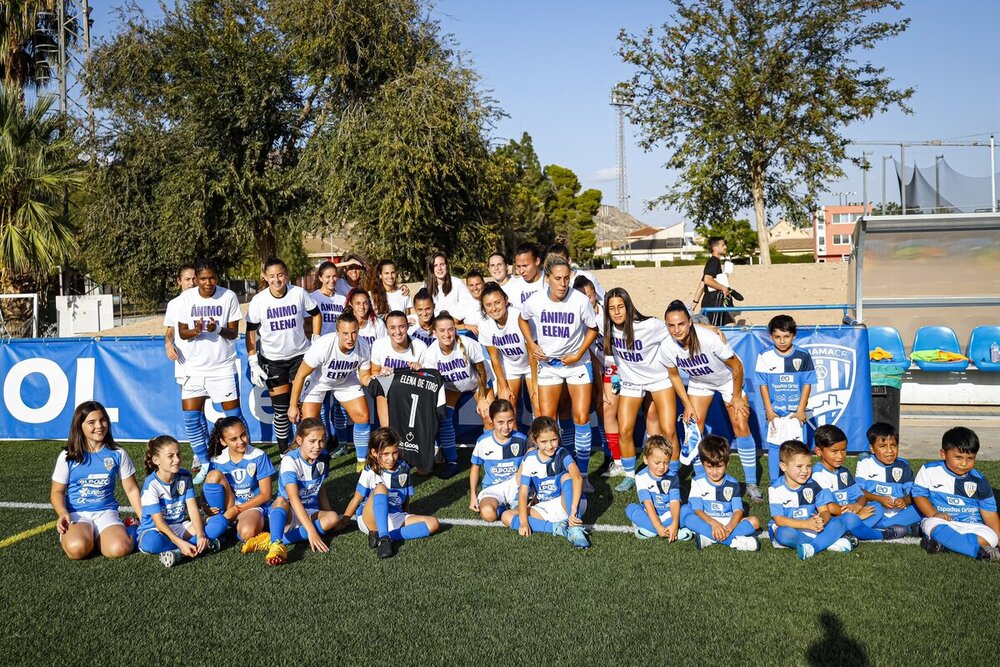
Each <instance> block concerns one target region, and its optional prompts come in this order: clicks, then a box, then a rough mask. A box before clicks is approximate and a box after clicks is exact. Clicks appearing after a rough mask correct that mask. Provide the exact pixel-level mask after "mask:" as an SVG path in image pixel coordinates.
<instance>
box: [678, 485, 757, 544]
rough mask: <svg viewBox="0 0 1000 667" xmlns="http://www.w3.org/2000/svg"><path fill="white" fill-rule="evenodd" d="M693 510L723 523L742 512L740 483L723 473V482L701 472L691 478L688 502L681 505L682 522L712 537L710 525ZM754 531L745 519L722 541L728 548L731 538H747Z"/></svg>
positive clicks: (701, 533)
mask: <svg viewBox="0 0 1000 667" xmlns="http://www.w3.org/2000/svg"><path fill="white" fill-rule="evenodd" d="M696 511H701V512H704V513H705V514H707V515H708V516H709V517H711V518H712V519H715V520H716V521H718V522H719V523H721V524H722V525H726V524H727V523H729V521H730V520H731V519H732V518H733V514H735V513H736V512H743V511H744V509H743V499H742V498H740V483H739V482H737V481H736V480H735V479H734V478H732V477H731V476H729V475H726V476H725V477H723V478H722V481H720V482H719V483H718V484H715V483H713V482H712V481H711V480H710V479H709V478H708V476H707V475H706V474H704V473H702V474H700V475H698V476H696V477H695V478H694V479H693V480H692V481H691V493H690V494H689V495H688V504H687V505H685V506H684V507H682V508H681V519H682V522H683V524H684V527H685V528H687V529H689V530H692V531H694V532H696V533H698V534H699V535H701V536H703V537H706V538H708V539H710V540H714V539H715V538H714V537H713V535H712V526H711V524H709V523H708V522H707V521H705V520H704V519H702V518H701V517H700V516H698V515H697V514H695V512H696ZM756 532H757V531H756V530H755V529H754V527H753V524H752V523H750V521H748V520H747V519H745V518H744V519H742V520H741V521H740V522H739V523H738V524H736V527H735V528H733V531H732V532H731V533H729V536H728V537H726V539H724V540H722V542H721V543H722V544H725V545H726V546H727V547H729V546H732V545H733V539H734V538H737V537H750V536H752V535H754V534H755V533H756Z"/></svg>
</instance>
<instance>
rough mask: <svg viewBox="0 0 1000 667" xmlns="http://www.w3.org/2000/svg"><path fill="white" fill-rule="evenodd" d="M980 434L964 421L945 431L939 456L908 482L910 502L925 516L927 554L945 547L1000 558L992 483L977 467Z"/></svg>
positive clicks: (922, 543) (999, 528)
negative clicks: (964, 423) (911, 496)
mask: <svg viewBox="0 0 1000 667" xmlns="http://www.w3.org/2000/svg"><path fill="white" fill-rule="evenodd" d="M978 453H979V437H978V436H977V435H976V433H975V432H974V431H973V430H971V429H968V428H965V427H964V426H956V427H955V428H952V429H949V430H947V431H945V433H944V435H943V436H942V438H941V459H942V460H941V461H934V462H933V463H928V464H926V465H925V466H924V467H922V468H921V469H920V472H918V473H917V477H916V479H915V480H914V482H913V504H914V505H915V506H916V507H917V509H918V510H920V513H921V514H922V515H924V517H925V518H924V520H923V521H922V522H921V524H920V527H921V529H922V530H923V532H924V535H925V537H923V538H922V539H921V540H920V546H922V547H923V548H924V549H925V550H926V551H927V553H929V554H937V553H941V552H942V551H944V550H945V549H947V550H948V551H954V552H955V553H960V554H964V555H966V556H969V557H971V558H978V559H979V560H988V561H993V562H1000V550H998V549H997V535H998V533H1000V518H998V515H997V501H996V497H995V496H994V495H993V488H992V487H991V486H990V483H989V482H988V481H986V478H985V477H983V475H982V473H980V472H979V471H978V470H976V468H975V466H976V454H978Z"/></svg>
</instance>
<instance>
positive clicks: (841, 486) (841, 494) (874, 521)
mask: <svg viewBox="0 0 1000 667" xmlns="http://www.w3.org/2000/svg"><path fill="white" fill-rule="evenodd" d="M812 470H813V471H812V478H813V479H814V480H815V481H816V483H817V484H819V485H820V486H821V487H823V488H824V489H826V490H827V491H829V492H830V493H831V494H832V495H833V502H835V503H837V504H838V505H840V506H841V507H844V506H845V505H851V504H854V503H856V502H858V500H861V499H862V498H864V495H865V494H864V492H863V491H862V490H861V485H860V484H858V481H857V479H855V477H854V475H852V474H851V471H850V470H848V469H847V468H845V467H844V466H840V467H839V468H837V469H836V470H828V469H827V468H826V466H825V465H823V463H822V462H820V463H817V464H816V465H814V466H813V469H812ZM867 505H868V506H870V507H871V508H872V510H873V513H872V515H871V516H870V517H868V518H867V519H862V518H861V517H859V516H858V515H857V514H854V513H853V512H844V513H843V514H841V515H840V520H841V521H843V522H844V527H845V528H847V532H849V533H850V534H851V535H854V537H856V538H858V539H859V540H881V539H883V537H884V535H883V533H882V531H881V530H878V529H877V528H876V526H877V525H878V523H879V522H880V521H881V520H882V517H884V516H885V508H883V507H882V505H880V504H879V503H867Z"/></svg>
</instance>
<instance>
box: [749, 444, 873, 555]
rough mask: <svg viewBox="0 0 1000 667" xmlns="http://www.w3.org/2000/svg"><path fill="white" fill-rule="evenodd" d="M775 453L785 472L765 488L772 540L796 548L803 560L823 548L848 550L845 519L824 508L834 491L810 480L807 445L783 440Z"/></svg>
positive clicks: (775, 544) (810, 469)
mask: <svg viewBox="0 0 1000 667" xmlns="http://www.w3.org/2000/svg"><path fill="white" fill-rule="evenodd" d="M778 456H779V458H780V463H781V471H782V472H783V473H784V474H783V475H782V476H781V477H779V478H778V480H777V481H776V482H774V484H772V485H771V487H770V489H768V502H769V503H770V506H771V522H770V524H769V526H768V530H769V532H770V534H771V543H772V544H773V545H774V546H775V547H778V548H780V547H788V548H790V549H795V550H796V551H797V552H798V556H799V558H801V559H803V560H805V559H806V558H810V557H812V556H815V555H816V554H818V553H819V552H821V551H825V550H829V551H838V552H844V553H846V552H849V551H851V550H852V549H853V548H854V544H853V543H852V542H851V541H850V540H849V539H847V538H845V537H844V533H846V532H847V528H845V527H844V522H843V521H842V520H841V519H840V517H831V516H830V511H829V510H828V509H827V505H829V504H830V503H831V502H833V494H832V493H830V492H829V491H827V490H825V489H823V488H822V487H821V486H820V485H819V484H817V483H816V481H815V480H814V479H812V454H810V453H809V448H808V447H807V446H806V444H805V443H804V442H801V441H799V440H789V441H787V442H784V443H782V445H781V449H780V450H779V452H778Z"/></svg>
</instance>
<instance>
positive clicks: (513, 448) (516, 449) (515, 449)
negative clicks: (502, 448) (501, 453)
mask: <svg viewBox="0 0 1000 667" xmlns="http://www.w3.org/2000/svg"><path fill="white" fill-rule="evenodd" d="M510 453H511V454H513V455H514V456H517V455H518V454H520V453H521V445H520V444H518V443H516V442H512V443H510Z"/></svg>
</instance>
